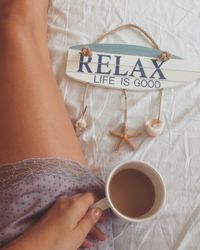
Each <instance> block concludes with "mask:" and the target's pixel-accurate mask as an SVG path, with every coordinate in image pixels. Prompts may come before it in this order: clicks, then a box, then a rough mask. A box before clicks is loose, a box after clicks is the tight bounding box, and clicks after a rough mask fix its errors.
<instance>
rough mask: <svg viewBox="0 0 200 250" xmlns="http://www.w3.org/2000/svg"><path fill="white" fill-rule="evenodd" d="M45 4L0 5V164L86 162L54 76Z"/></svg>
mask: <svg viewBox="0 0 200 250" xmlns="http://www.w3.org/2000/svg"><path fill="white" fill-rule="evenodd" d="M47 4H48V1H47V0H38V1H31V0H20V1H16V0H1V2H0V164H1V163H6V162H14V161H17V160H22V159H25V158H30V157H52V156H59V157H64V158H65V159H72V160H76V161H79V162H80V163H83V162H84V160H83V155H82V152H81V149H80V146H79V143H78V140H77V137H76V135H75V132H74V129H73V126H72V124H71V120H70V118H69V115H68V113H67V110H66V109H65V105H64V102H63V99H62V97H61V94H60V93H59V89H58V86H57V83H56V80H55V78H54V75H53V72H52V70H51V64H50V59H49V53H48V48H47V39H46V37H47V35H46V29H47V27H46V26H47V21H46V19H47Z"/></svg>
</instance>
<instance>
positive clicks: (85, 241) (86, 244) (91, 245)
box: [81, 240, 93, 248]
mask: <svg viewBox="0 0 200 250" xmlns="http://www.w3.org/2000/svg"><path fill="white" fill-rule="evenodd" d="M81 247H83V248H91V247H93V243H92V242H91V241H89V240H84V242H83V244H82V245H81Z"/></svg>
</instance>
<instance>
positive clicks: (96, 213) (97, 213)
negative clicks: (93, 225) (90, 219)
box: [92, 208, 102, 220]
mask: <svg viewBox="0 0 200 250" xmlns="http://www.w3.org/2000/svg"><path fill="white" fill-rule="evenodd" d="M92 215H93V216H94V219H95V220H98V219H99V218H100V217H101V215H102V210H101V209H99V208H94V209H92Z"/></svg>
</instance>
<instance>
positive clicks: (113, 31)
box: [95, 23, 171, 61]
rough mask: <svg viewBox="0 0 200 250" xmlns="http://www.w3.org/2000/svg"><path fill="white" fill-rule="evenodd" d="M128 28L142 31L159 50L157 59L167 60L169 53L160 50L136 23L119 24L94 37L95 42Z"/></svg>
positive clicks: (169, 56)
mask: <svg viewBox="0 0 200 250" xmlns="http://www.w3.org/2000/svg"><path fill="white" fill-rule="evenodd" d="M129 28H133V29H136V30H137V31H139V32H140V33H142V34H143V35H144V36H145V37H146V38H147V39H148V40H149V41H150V42H151V43H152V45H153V47H154V48H155V49H157V50H159V51H160V52H161V54H160V56H159V59H160V60H161V61H167V60H169V59H170V58H171V54H170V53H169V52H167V51H162V50H161V49H160V47H159V46H158V44H157V43H156V42H155V40H154V39H153V37H151V36H150V35H149V34H148V33H147V32H146V31H145V30H144V29H142V28H141V27H140V26H138V25H136V24H132V23H128V24H124V25H121V26H119V27H117V28H115V29H113V30H111V31H108V32H106V33H104V34H103V35H101V36H100V37H99V38H97V39H96V41H95V43H99V42H101V41H102V40H103V39H104V38H105V37H107V36H109V35H112V34H114V33H116V32H118V31H121V30H124V29H129Z"/></svg>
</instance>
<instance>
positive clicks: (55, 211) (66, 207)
mask: <svg viewBox="0 0 200 250" xmlns="http://www.w3.org/2000/svg"><path fill="white" fill-rule="evenodd" d="M94 202H95V196H94V195H93V194H92V193H85V194H78V195H75V196H73V197H71V198H65V197H61V198H59V199H58V200H57V201H56V202H55V204H54V205H53V206H52V207H51V208H50V209H49V210H48V212H47V213H46V214H45V215H44V217H43V218H42V219H41V220H40V221H39V222H38V223H36V224H34V225H33V226H32V227H31V228H30V229H28V230H27V231H26V232H25V233H24V234H23V235H21V236H20V237H19V238H17V239H16V240H15V241H13V242H11V244H9V245H8V246H7V247H6V248H5V250H18V249H20V250H32V249H34V250H35V249H37V250H77V249H78V248H79V247H80V246H82V247H85V248H90V247H91V246H92V243H91V242H90V241H89V240H87V239H86V236H87V235H88V234H91V235H93V236H94V237H95V238H97V239H99V240H105V239H106V236H105V235H104V234H103V233H102V232H101V231H100V230H99V229H98V228H97V227H95V224H96V223H97V222H98V221H99V219H100V218H101V216H102V211H101V210H100V209H98V208H94V209H90V207H91V206H92V205H93V204H94Z"/></svg>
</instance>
